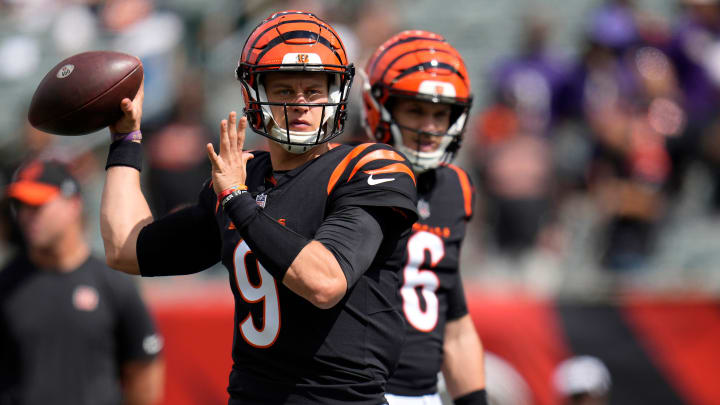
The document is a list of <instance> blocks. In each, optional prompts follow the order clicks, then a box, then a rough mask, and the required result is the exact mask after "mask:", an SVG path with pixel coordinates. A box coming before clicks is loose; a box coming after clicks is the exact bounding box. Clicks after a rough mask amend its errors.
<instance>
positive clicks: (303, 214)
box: [137, 144, 416, 404]
mask: <svg viewBox="0 0 720 405" xmlns="http://www.w3.org/2000/svg"><path fill="white" fill-rule="evenodd" d="M254 155H255V157H254V158H253V159H251V160H250V161H249V162H248V165H247V173H248V175H247V180H246V183H247V186H248V189H249V191H250V192H251V193H253V195H254V196H255V197H256V201H257V202H258V203H259V204H263V206H264V212H265V213H266V214H267V215H269V216H271V217H273V218H276V219H277V220H278V221H279V222H280V223H282V224H284V225H285V226H286V227H287V228H288V229H290V230H292V231H294V232H296V233H298V234H300V235H302V236H303V237H306V238H308V239H311V238H313V237H314V235H315V232H316V231H317V230H318V228H319V227H320V225H321V224H322V223H323V221H324V220H325V218H327V217H328V216H329V215H330V214H332V213H334V212H337V211H338V210H342V209H343V208H344V207H351V206H356V207H368V208H371V209H373V210H375V211H377V210H380V211H382V212H383V218H384V220H381V221H379V223H380V225H381V227H382V229H383V241H382V243H381V244H380V247H379V249H378V251H377V252H376V253H375V258H374V260H373V261H372V264H371V265H370V267H369V268H362V269H360V268H355V267H353V269H354V270H353V271H354V272H351V273H349V274H348V273H346V274H345V275H346V278H347V281H348V292H347V294H346V295H345V296H344V298H343V299H342V300H341V301H340V303H339V304H337V305H336V306H335V307H333V308H331V309H325V310H323V309H319V308H317V307H315V306H314V305H312V304H311V303H310V302H308V301H306V300H305V299H304V298H302V297H300V296H298V295H296V294H295V293H294V292H292V291H291V290H289V289H288V288H286V287H285V286H284V285H283V284H282V283H281V282H279V281H276V280H275V279H273V277H272V276H271V275H270V273H269V272H268V271H267V270H266V269H265V268H264V267H263V266H264V264H263V263H262V262H261V261H260V260H258V258H257V257H256V256H255V255H254V253H253V252H252V251H251V250H250V249H249V247H248V245H247V243H246V242H244V241H243V240H242V239H241V237H240V234H239V232H238V231H237V230H236V229H235V226H234V224H232V222H231V221H230V219H229V218H228V217H227V215H225V213H224V212H223V210H222V208H221V207H219V206H218V204H217V197H216V195H215V193H214V191H213V190H212V187H211V186H210V185H209V184H208V185H207V186H206V187H205V188H204V189H203V191H202V192H201V195H200V201H199V204H198V205H197V206H196V207H191V208H188V209H187V211H186V213H184V214H183V213H178V215H176V216H174V218H175V220H173V221H167V222H168V223H167V225H163V226H161V228H165V229H157V228H158V226H157V225H156V226H153V225H151V226H149V227H147V228H146V229H143V231H142V232H141V234H140V237H139V239H138V250H137V251H138V261H139V263H140V271H141V273H142V274H143V275H144V276H145V275H169V274H187V273H192V272H196V271H200V270H202V269H203V268H205V267H207V266H209V265H212V264H213V263H214V262H217V260H222V262H223V264H224V265H225V267H226V268H227V269H228V271H229V272H228V273H229V282H230V288H231V290H232V292H233V295H234V297H235V325H236V327H235V332H234V333H235V336H234V341H233V356H232V357H233V369H232V372H231V375H230V384H229V387H228V391H229V392H230V396H231V399H230V403H231V404H236V403H237V404H240V403H242V404H308V403H313V404H337V403H358V404H380V403H383V402H384V398H383V393H384V389H385V383H386V381H387V379H388V377H389V375H390V373H391V371H392V369H393V368H394V366H395V364H396V361H397V358H398V355H399V350H400V345H401V344H402V341H403V333H402V331H403V329H404V323H403V320H402V317H401V316H400V314H399V312H398V309H399V296H398V288H399V286H400V284H399V277H398V270H399V269H400V264H401V261H402V257H403V251H404V246H405V242H406V241H407V235H408V233H409V230H410V226H411V224H412V223H413V222H414V221H415V219H416V213H415V198H416V189H415V184H414V177H413V175H412V171H411V169H410V168H409V165H408V164H407V161H406V160H405V159H404V157H402V156H401V155H399V154H398V153H397V152H396V151H394V150H393V149H392V148H390V147H389V146H387V145H381V144H363V145H359V146H357V147H355V148H353V147H351V146H347V145H340V146H338V147H335V148H334V149H332V150H330V151H328V152H326V153H324V154H323V155H321V156H319V157H317V158H316V159H313V160H312V161H310V162H307V163H305V164H303V165H302V166H300V167H298V168H295V169H293V170H289V171H287V172H285V173H284V174H283V176H282V178H280V179H270V178H268V176H269V174H270V173H272V168H271V162H270V155H269V154H268V153H266V152H254ZM161 222H162V220H161ZM208 223H210V224H211V226H209V225H208ZM168 230H172V231H168ZM180 233H181V234H182V235H181V236H180V237H174V236H173V235H177V234H180ZM157 235H163V238H158V237H157ZM163 239H164V242H161V240H163ZM183 239H192V240H193V243H192V244H191V243H188V242H186V241H184V240H183ZM168 240H170V241H171V242H170V243H168ZM175 240H177V244H178V246H180V247H179V248H177V247H176V248H171V247H170V246H171V245H173V243H172V241H175ZM208 240H211V241H215V242H213V244H219V245H220V246H221V247H222V249H221V250H220V249H217V248H215V247H214V246H213V244H208V243H206V241H208ZM193 247H194V248H193ZM280 248H281V247H278V249H280ZM266 253H267V252H266ZM171 256H172V257H171ZM167 257H171V259H170V260H171V261H172V262H170V263H168V262H165V264H166V265H165V266H159V264H160V263H162V258H167ZM199 257H202V258H199ZM344 270H345V269H344Z"/></svg>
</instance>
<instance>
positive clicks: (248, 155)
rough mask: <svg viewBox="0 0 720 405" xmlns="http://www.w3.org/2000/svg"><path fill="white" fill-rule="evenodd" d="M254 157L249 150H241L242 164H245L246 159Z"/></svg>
mask: <svg viewBox="0 0 720 405" xmlns="http://www.w3.org/2000/svg"><path fill="white" fill-rule="evenodd" d="M254 157H255V155H253V154H252V153H250V152H243V153H242V162H243V164H244V165H246V164H247V161H248V160H250V159H252V158H254Z"/></svg>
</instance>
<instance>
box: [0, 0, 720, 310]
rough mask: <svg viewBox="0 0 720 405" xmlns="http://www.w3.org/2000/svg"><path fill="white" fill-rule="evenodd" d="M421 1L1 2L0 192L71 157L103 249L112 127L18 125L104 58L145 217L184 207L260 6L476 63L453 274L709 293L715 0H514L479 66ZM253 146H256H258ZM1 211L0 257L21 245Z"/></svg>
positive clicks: (719, 21)
mask: <svg viewBox="0 0 720 405" xmlns="http://www.w3.org/2000/svg"><path fill="white" fill-rule="evenodd" d="M422 3H423V2H418V3H417V5H416V3H412V5H413V7H414V8H415V9H416V11H415V12H414V13H412V14H413V15H414V16H415V17H414V19H409V18H404V16H407V14H408V13H401V12H399V10H404V9H408V7H410V2H409V1H405V0H400V1H396V2H384V1H380V0H362V1H361V0H353V1H340V0H332V1H319V0H315V1H313V0H289V1H279V0H276V1H261V0H244V1H236V0H218V1H211V2H204V1H198V0H178V1H169V0H0V67H1V68H0V109H2V111H3V114H0V187H2V186H3V185H4V184H6V183H7V181H8V179H9V177H10V176H11V174H12V172H13V171H14V169H15V168H16V167H17V165H18V164H19V163H20V162H21V161H22V160H24V159H26V158H28V157H30V156H43V155H51V156H53V157H55V158H58V159H60V160H63V161H65V162H69V163H70V164H71V167H73V168H74V169H75V171H76V173H75V175H76V176H77V177H78V178H79V179H80V181H81V182H83V183H84V184H83V189H84V190H86V193H87V194H88V195H86V198H87V199H88V201H89V204H88V205H87V206H88V210H89V215H88V228H89V231H90V235H91V237H92V239H93V240H92V241H91V242H92V244H93V247H94V248H95V249H96V250H97V251H98V252H102V244H101V241H100V238H99V228H98V224H97V221H98V219H97V212H98V209H97V205H98V201H99V194H100V192H101V188H102V181H103V177H102V168H103V166H104V160H105V154H106V153H107V145H108V144H109V137H108V136H107V133H106V132H107V131H104V132H101V133H99V134H93V135H88V136H83V137H58V136H51V135H48V134H44V133H42V132H39V131H37V130H34V129H33V128H32V127H30V126H29V125H28V124H27V123H26V118H25V117H26V114H27V106H28V105H29V101H30V99H31V97H32V94H33V91H34V89H35V86H36V85H37V83H39V82H40V80H41V79H42V77H43V76H44V75H45V73H46V72H48V71H49V70H50V69H51V68H52V67H53V66H54V65H55V64H57V63H58V62H60V61H61V60H62V59H64V58H66V57H68V56H70V55H73V54H75V53H79V52H82V51H86V50H96V49H108V50H117V51H122V52H126V53H130V54H133V55H137V56H138V57H140V59H141V60H142V62H143V65H144V70H145V94H146V97H145V110H144V120H143V124H144V128H143V136H144V139H145V140H146V141H145V142H144V143H145V144H146V148H145V150H146V160H145V170H144V171H143V173H144V187H145V191H146V195H147V196H148V198H149V200H150V203H151V208H152V210H153V211H154V214H155V215H156V216H159V215H163V214H165V213H168V212H170V211H172V210H174V209H177V208H178V207H180V206H182V205H183V204H187V203H191V202H193V201H194V200H195V198H196V196H197V192H198V190H199V187H200V185H201V183H202V181H203V180H204V179H205V178H206V177H207V176H208V175H209V163H208V161H207V158H206V156H205V152H204V148H203V145H204V144H205V143H207V142H215V141H216V138H217V126H218V123H219V121H220V119H221V118H222V117H224V116H226V115H227V112H228V111H226V109H227V108H228V106H234V107H233V108H235V109H236V110H238V111H239V110H241V109H242V97H241V92H240V87H239V84H238V83H237V82H236V81H235V78H234V76H233V71H234V68H235V66H236V64H237V57H238V52H239V49H241V47H242V44H243V40H244V38H246V37H247V34H248V33H249V32H250V31H251V30H252V29H253V28H254V26H255V25H256V24H257V22H259V21H260V20H261V19H262V18H264V17H266V16H267V15H269V14H270V13H271V12H272V11H273V10H277V9H293V8H295V9H307V10H312V11H313V12H315V13H316V14H317V15H318V16H320V17H321V18H324V19H326V20H328V21H329V22H331V23H332V25H333V26H334V27H335V28H336V29H338V31H341V32H340V34H341V36H342V38H344V40H345V45H346V48H347V49H348V54H349V55H350V59H351V60H353V61H354V63H355V64H356V66H358V67H362V66H364V63H365V61H366V60H367V58H368V57H369V53H370V52H372V50H374V49H375V48H376V47H377V46H378V45H379V44H380V43H382V42H383V41H384V40H385V39H387V38H388V37H390V36H391V35H392V34H394V33H396V32H398V31H400V30H403V29H412V28H427V29H434V30H436V31H438V32H439V33H441V34H443V35H445V36H446V37H447V38H448V39H449V40H450V42H451V43H452V44H454V45H455V46H456V47H457V48H458V49H459V50H460V52H461V53H462V54H463V55H464V56H465V57H466V60H467V62H468V63H469V64H470V65H471V67H473V69H471V70H472V71H473V72H481V73H480V74H479V75H476V77H472V80H473V81H474V83H475V85H474V86H473V88H474V93H475V95H476V97H475V103H474V106H473V113H474V117H473V119H472V122H471V124H470V125H468V129H467V131H466V133H465V139H464V143H463V148H462V149H461V153H460V157H459V159H458V161H457V162H456V163H458V164H459V165H461V166H463V167H464V168H466V169H467V170H468V171H470V172H471V173H472V175H473V180H474V183H475V186H476V189H477V192H478V196H479V198H478V201H479V205H478V207H476V214H475V218H474V219H473V226H472V227H471V229H470V230H469V234H468V237H467V239H466V241H465V245H464V252H463V262H462V263H463V268H462V271H463V272H464V274H465V277H466V278H468V279H470V280H476V281H478V283H479V284H482V285H483V286H487V287H488V288H494V287H502V286H518V285H520V286H522V287H526V288H529V289H532V290H535V291H538V292H540V293H544V294H550V295H571V296H575V297H607V296H608V295H609V296H612V295H614V294H617V293H618V292H619V291H621V290H620V289H619V288H618V287H619V286H624V285H630V286H644V287H650V288H658V289H663V290H673V291H676V290H681V291H683V290H688V289H689V290H698V289H700V290H703V291H707V292H718V291H720V290H719V288H720V283H719V282H717V281H718V279H720V230H718V229H720V228H718V227H716V226H715V224H716V223H717V224H720V221H719V220H720V217H719V216H718V214H719V213H720V183H719V182H720V176H719V175H720V121H718V120H717V119H716V112H717V110H718V107H719V106H720V92H718V90H720V2H719V1H717V0H663V1H662V3H663V4H668V5H669V7H670V9H671V10H672V11H673V12H672V13H670V15H669V16H668V15H659V14H654V12H653V10H654V8H653V7H652V6H651V7H647V6H646V7H642V6H641V5H640V4H639V3H640V2H635V1H633V0H606V1H602V0H595V1H592V0H585V1H577V2H575V1H574V2H573V4H576V7H579V6H578V5H579V4H582V5H583V7H585V9H583V10H584V11H583V13H582V18H579V19H573V20H568V21H558V20H557V19H554V18H553V13H552V10H547V9H545V10H542V12H539V11H538V10H540V7H539V4H541V3H533V2H530V1H519V0H518V1H515V2H511V3H515V4H513V5H512V8H513V9H515V10H516V11H517V12H518V13H520V14H522V18H520V19H519V20H518V21H519V24H515V25H514V26H513V29H516V30H518V35H517V38H519V41H517V44H516V46H515V47H513V48H508V49H504V50H503V51H502V52H499V54H500V56H499V57H498V58H493V59H492V60H483V61H482V65H481V66H477V63H476V61H477V60H478V57H477V56H476V55H477V54H479V53H481V51H482V48H483V47H488V48H490V47H493V41H494V38H493V36H492V35H489V36H486V37H484V39H483V41H479V40H477V41H473V40H467V39H466V40H465V41H457V43H455V42H454V41H453V38H454V37H462V36H463V35H464V33H463V32H461V31H460V30H462V25H461V24H459V25H458V26H452V24H447V25H446V26H445V27H444V28H443V29H438V28H436V27H429V28H428V27H424V26H417V24H418V21H419V20H418V17H417V16H418V15H421V14H422V12H421V11H417V10H422ZM462 3H463V4H466V5H467V4H470V5H473V4H475V5H476V7H470V8H469V9H465V10H462V9H461V10H460V12H462V13H464V14H466V15H468V14H471V13H478V14H481V13H484V12H485V11H484V10H483V7H481V6H480V5H479V3H483V4H484V2H462ZM657 3H660V1H658V2H655V3H653V4H654V5H657ZM560 4H565V3H564V2H563V3H560ZM488 7H489V6H488ZM456 11H457V10H456ZM428 14H430V13H428ZM422 18H426V19H427V20H432V19H433V18H434V16H433V15H427V16H424V17H421V18H420V20H422ZM568 25H573V26H574V32H575V33H577V34H578V35H574V36H573V38H572V41H571V42H572V43H573V48H572V49H571V50H570V49H565V48H563V47H558V46H556V45H555V43H554V42H553V40H552V39H553V38H555V33H554V32H553V31H554V30H556V29H559V28H561V27H562V26H568ZM445 30H446V31H447V32H445ZM468 44H469V45H468ZM496 53H498V52H496ZM485 54H487V53H485ZM473 63H475V64H473ZM361 86H362V82H361V80H360V77H356V81H355V86H354V89H353V92H354V93H355V94H354V95H353V97H354V100H353V101H352V103H353V104H354V105H353V109H354V111H353V112H352V113H351V118H350V124H349V126H348V129H347V130H346V133H345V134H344V135H343V138H342V140H343V141H345V142H361V141H365V140H366V139H367V138H366V136H365V133H364V131H363V129H362V128H361V126H360V120H361V115H360V107H361V100H360V97H359V94H360V88H361ZM248 142H249V145H248V146H249V147H250V148H261V147H263V143H262V142H263V141H261V139H259V137H253V136H251V137H250V138H249V141H248ZM2 211H3V215H4V216H3V218H4V220H3V221H2V222H1V223H0V240H2V241H3V242H1V243H0V262H3V261H4V260H7V258H8V257H9V256H10V255H11V250H12V249H14V248H15V247H16V246H17V245H19V244H21V242H20V241H19V240H18V238H17V234H16V232H14V230H13V225H12V221H11V220H9V218H10V216H9V214H8V213H9V209H8V207H7V206H5V205H3V206H2ZM211 273H212V272H211Z"/></svg>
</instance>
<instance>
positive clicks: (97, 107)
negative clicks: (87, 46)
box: [28, 51, 143, 135]
mask: <svg viewBox="0 0 720 405" xmlns="http://www.w3.org/2000/svg"><path fill="white" fill-rule="evenodd" d="M142 79H143V67H142V63H141V62H140V59H138V58H137V57H135V56H132V55H128V54H125V53H120V52H111V51H93V52H84V53H79V54H77V55H73V56H71V57H69V58H67V59H65V60H63V61H62V62H60V63H58V64H57V65H56V66H55V67H54V68H52V69H51V70H50V71H49V72H48V73H47V74H46V75H45V78H43V80H42V81H41V82H40V84H39V85H38V87H37V89H35V94H34V95H33V98H32V101H31V102H30V109H29V111H28V120H29V121H30V124H31V125H32V126H34V127H35V128H37V129H39V130H41V131H45V132H49V133H51V134H56V135H84V134H89V133H91V132H95V131H98V130H100V129H102V128H104V127H106V126H108V125H110V124H113V123H114V122H116V121H117V120H119V119H120V118H121V117H122V114H123V113H122V110H121V109H120V101H122V99H123V98H126V97H127V98H129V99H133V98H134V97H135V94H136V93H137V91H138V89H139V88H140V84H141V83H142Z"/></svg>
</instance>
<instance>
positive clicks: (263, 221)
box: [223, 193, 310, 281]
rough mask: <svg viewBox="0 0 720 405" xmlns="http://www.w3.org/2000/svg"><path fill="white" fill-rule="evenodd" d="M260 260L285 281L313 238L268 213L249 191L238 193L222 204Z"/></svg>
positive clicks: (278, 278) (279, 279) (276, 278)
mask: <svg viewBox="0 0 720 405" xmlns="http://www.w3.org/2000/svg"><path fill="white" fill-rule="evenodd" d="M223 209H224V210H225V213H226V214H227V215H228V216H229V217H230V220H231V221H232V222H233V224H235V227H236V228H237V230H238V232H240V235H241V236H242V237H243V239H245V242H247V244H248V246H249V247H250V249H251V250H252V251H253V253H255V256H257V258H258V260H259V261H260V263H262V265H263V267H264V268H265V269H266V270H267V271H268V273H270V274H272V276H273V277H274V278H275V280H277V281H282V279H283V278H284V277H285V273H287V271H288V268H290V265H291V264H292V262H293V260H295V257H297V255H298V254H299V253H300V251H301V250H302V249H303V248H304V247H305V245H307V244H308V243H310V239H308V238H306V237H304V236H302V235H300V234H298V233H297V232H295V231H293V230H292V229H289V228H287V227H285V226H283V225H282V224H280V223H279V222H278V221H277V220H275V219H273V218H272V217H270V216H269V215H267V214H266V213H265V212H264V211H263V210H262V209H261V208H260V207H258V205H257V203H256V202H255V200H254V199H253V198H252V197H251V196H250V194H249V193H244V194H242V195H239V196H237V197H235V198H233V199H231V200H230V201H228V203H227V204H225V206H224V207H223Z"/></svg>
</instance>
